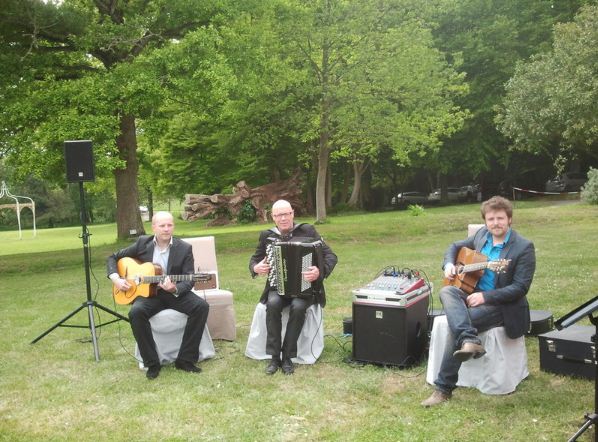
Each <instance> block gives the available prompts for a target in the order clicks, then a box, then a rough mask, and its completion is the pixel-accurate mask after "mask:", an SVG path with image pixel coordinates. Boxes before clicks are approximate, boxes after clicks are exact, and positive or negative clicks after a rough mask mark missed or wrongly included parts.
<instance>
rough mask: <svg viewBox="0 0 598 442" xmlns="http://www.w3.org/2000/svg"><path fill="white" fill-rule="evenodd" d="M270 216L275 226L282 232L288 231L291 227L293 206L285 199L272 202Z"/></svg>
mask: <svg viewBox="0 0 598 442" xmlns="http://www.w3.org/2000/svg"><path fill="white" fill-rule="evenodd" d="M272 218H273V219H274V222H275V223H276V227H278V230H280V231H281V232H282V233H288V232H290V231H291V230H292V229H293V219H294V214H293V208H292V207H291V203H289V202H288V201H285V200H278V201H276V202H275V203H274V204H272Z"/></svg>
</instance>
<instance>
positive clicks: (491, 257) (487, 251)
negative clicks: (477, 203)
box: [477, 229, 511, 292]
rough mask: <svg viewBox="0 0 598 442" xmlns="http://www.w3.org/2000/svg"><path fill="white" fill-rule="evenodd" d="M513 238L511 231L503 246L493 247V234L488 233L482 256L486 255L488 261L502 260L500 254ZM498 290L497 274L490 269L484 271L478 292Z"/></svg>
mask: <svg viewBox="0 0 598 442" xmlns="http://www.w3.org/2000/svg"><path fill="white" fill-rule="evenodd" d="M510 238H511V229H509V231H508V232H507V235H506V236H505V240H504V242H502V243H501V244H496V245H493V244H492V243H493V241H492V233H490V232H488V234H487V235H486V243H485V244H484V247H482V250H480V252H481V253H482V255H486V256H487V257H488V261H496V260H498V259H499V258H500V252H502V249H503V248H504V247H505V244H506V243H508V242H509V239H510ZM495 288H496V273H495V272H494V271H492V270H490V269H486V270H484V274H483V275H482V277H481V278H480V280H479V281H478V285H477V291H478V292H483V291H486V290H493V289H495Z"/></svg>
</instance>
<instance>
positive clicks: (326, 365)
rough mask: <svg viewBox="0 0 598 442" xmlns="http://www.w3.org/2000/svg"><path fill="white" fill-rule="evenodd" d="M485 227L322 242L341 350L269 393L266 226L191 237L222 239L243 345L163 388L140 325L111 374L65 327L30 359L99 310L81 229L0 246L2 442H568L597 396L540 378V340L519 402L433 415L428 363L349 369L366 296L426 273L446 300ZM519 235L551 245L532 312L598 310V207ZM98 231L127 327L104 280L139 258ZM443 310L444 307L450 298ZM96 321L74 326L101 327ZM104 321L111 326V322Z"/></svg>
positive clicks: (112, 353)
mask: <svg viewBox="0 0 598 442" xmlns="http://www.w3.org/2000/svg"><path fill="white" fill-rule="evenodd" d="M302 221H307V222H310V221H312V220H310V219H304V220H302ZM479 221H480V215H479V206H478V205H477V204H474V205H460V206H451V207H435V208H429V209H426V210H425V212H424V214H423V215H421V216H417V217H415V216H412V215H410V213H409V212H408V211H392V212H383V213H373V214H365V213H356V214H350V215H342V216H335V217H331V218H330V220H329V222H328V223H327V224H324V225H321V226H318V230H319V231H320V233H321V234H322V235H323V236H324V237H325V239H326V241H327V242H328V243H329V245H330V246H331V247H332V248H333V250H334V251H335V252H336V254H337V255H338V257H339V264H338V266H337V268H336V270H335V271H334V273H333V274H332V276H331V277H330V278H329V279H328V281H327V293H328V305H327V307H326V309H325V310H324V313H325V330H326V338H325V344H326V346H325V350H324V353H323V355H322V356H321V358H320V360H319V361H318V362H317V363H316V364H315V365H313V366H299V367H298V368H297V370H296V372H295V374H294V375H293V376H291V377H284V376H283V375H282V374H276V375H274V376H273V377H267V376H266V375H265V374H264V373H263V370H264V368H265V362H257V361H253V360H250V359H248V358H246V357H245V356H244V349H245V344H246V341H247V334H248V331H249V326H250V322H251V318H252V315H253V311H254V308H255V305H256V303H257V301H258V298H259V294H260V293H261V290H262V288H263V284H264V280H263V279H262V278H257V279H255V280H253V279H251V277H250V276H249V272H248V269H247V263H248V260H249V257H250V255H251V254H252V253H253V250H254V248H255V245H256V244H257V238H258V233H257V232H258V231H259V230H261V229H262V228H264V226H260V225H247V226H233V227H219V228H207V227H206V226H205V224H204V223H191V224H187V223H184V222H182V221H179V223H178V225H177V233H178V234H179V235H181V236H197V235H207V234H213V235H215V236H216V246H217V255H218V265H219V270H220V280H221V285H222V287H223V288H226V289H229V290H231V291H233V293H234V298H235V301H234V302H235V309H236V314H237V332H238V333H237V340H236V341H235V342H225V341H215V345H216V349H217V356H216V357H215V358H214V359H212V360H209V361H206V362H203V363H201V366H202V368H203V373H201V374H200V375H191V374H187V373H182V372H179V371H176V370H174V369H173V368H170V367H166V368H164V369H163V370H162V373H161V374H160V377H159V378H158V379H157V380H155V381H153V382H149V381H147V380H146V378H145V376H144V374H143V372H141V371H140V370H139V369H138V368H137V364H136V361H135V359H134V358H133V356H132V353H133V350H134V340H133V338H132V335H131V331H130V328H129V326H128V324H126V323H116V324H110V325H108V326H106V327H100V328H99V329H98V330H99V335H100V337H99V349H100V362H95V359H94V355H93V346H92V344H91V342H90V340H89V337H90V336H89V331H88V330H86V329H79V328H65V327H60V328H58V329H56V330H54V331H53V332H51V333H50V334H49V335H47V336H46V337H44V338H43V339H42V340H41V341H39V342H38V343H36V344H34V345H31V344H30V342H31V340H32V339H34V338H35V337H36V336H38V335H39V334H41V333H42V332H43V331H45V330H46V329H48V328H49V327H50V326H52V325H53V324H55V323H56V322H57V321H59V320H60V319H62V318H63V317H64V316H66V315H67V314H68V313H69V312H71V311H72V310H74V309H75V308H77V307H78V306H80V305H81V303H82V302H84V301H85V297H86V293H85V272H84V269H83V266H82V264H83V253H82V242H81V239H80V238H79V237H78V236H79V234H80V233H81V232H80V228H61V229H48V230H44V229H42V230H39V231H38V236H37V238H32V237H31V233H30V232H29V231H24V232H23V239H22V240H19V239H18V235H17V233H16V232H0V240H1V241H2V245H3V247H2V248H1V249H0V269H2V270H1V284H0V352H1V353H0V354H2V357H1V358H0V440H7V441H8V440H10V441H14V440H19V441H20V440H23V441H25V440H26V441H31V440H40V441H42V440H43V441H47V440H60V441H64V440H66V441H71V440H72V441H75V440H76V441H87V440H118V441H120V440H140V441H141V440H143V441H146V440H152V441H153V440H155V441H157V440H172V441H178V440H181V441H183V440H202V441H203V440H208V441H210V440H225V441H236V440H241V441H254V440H273V441H293V440H333V441H337V440H338V441H346V440H351V441H371V440H383V441H446V440H450V441H482V440H483V441H527V440H546V441H561V440H566V439H567V438H569V437H570V436H571V435H573V434H574V433H575V431H577V429H578V428H579V426H580V425H581V424H582V423H583V417H584V414H585V413H586V412H591V411H593V408H594V383H593V382H592V381H588V380H582V379H575V378H572V377H568V376H558V375H553V374H550V373H546V372H543V371H540V367H539V351H538V340H537V338H526V344H527V350H528V359H529V360H528V364H529V370H530V376H529V378H528V379H526V380H525V381H523V382H522V383H521V384H520V386H519V387H518V389H517V391H516V392H515V393H513V394H510V395H506V396H488V395H483V394H481V393H479V392H478V391H477V390H471V389H458V390H456V391H455V394H454V397H453V399H452V400H451V401H450V402H449V403H448V404H446V405H442V406H439V407H436V408H432V409H423V408H422V407H420V405H419V403H420V401H421V400H423V399H424V398H426V397H427V396H428V395H429V394H430V392H431V391H432V388H431V387H430V386H429V385H427V384H426V382H425V368H426V362H425V360H423V361H421V363H420V364H418V365H416V366H414V367H412V368H409V369H399V368H392V367H380V366H375V365H357V364H351V363H349V362H348V359H349V357H350V356H351V338H350V337H345V336H343V335H342V329H343V318H345V317H349V316H351V305H352V294H351V291H352V290H353V289H356V288H359V287H361V286H363V285H365V284H366V283H367V282H369V281H371V280H372V279H373V278H374V277H375V276H376V274H377V273H378V271H380V270H381V269H382V268H384V267H386V266H389V265H396V266H398V267H401V268H404V267H407V268H411V269H414V270H420V271H422V272H425V274H427V275H428V276H429V278H430V280H431V282H433V283H434V285H435V286H436V287H439V286H440V283H441V271H440V264H441V258H442V255H443V253H444V250H445V249H446V247H447V245H448V244H449V243H450V242H451V241H454V240H456V239H459V238H462V237H463V236H464V235H465V232H466V228H467V224H468V223H477V222H479ZM514 227H515V228H516V229H517V230H518V231H519V232H520V233H522V234H523V235H524V236H526V237H528V238H530V239H532V240H533V241H534V243H535V245H536V256H537V271H536V275H535V279H534V283H533V284H532V288H531V291H530V293H529V295H528V298H529V301H530V304H531V306H532V309H536V310H550V311H552V312H553V314H554V317H555V318H559V317H560V316H561V315H563V314H565V313H567V312H568V311H570V310H571V309H573V308H575V307H577V306H578V305H580V304H581V303H583V302H585V301H586V300H588V299H590V298H592V297H594V296H596V295H598V254H597V253H596V248H597V247H598V207H596V206H588V205H585V204H582V203H579V202H574V203H570V204H556V203H554V202H517V203H516V209H515V217H514ZM147 229H148V231H149V230H150V229H149V226H148V227H147ZM89 231H90V233H91V235H92V236H91V248H90V250H91V255H92V259H91V261H92V286H93V296H94V298H95V299H96V300H97V302H99V303H100V304H102V305H105V306H107V307H109V308H112V309H115V310H117V311H119V312H121V313H123V314H125V315H126V313H127V310H128V307H127V306H115V305H114V304H113V301H112V299H111V294H110V293H111V292H110V284H109V280H107V279H106V278H105V270H104V267H105V258H106V256H107V255H108V254H109V253H111V252H112V251H113V250H115V249H116V248H118V247H121V246H122V245H124V243H121V244H117V243H115V239H114V238H115V235H116V233H115V232H116V229H115V226H114V225H99V226H95V225H92V226H89ZM434 298H435V302H434V304H435V306H436V307H439V306H440V302H439V301H438V298H437V293H436V290H435V293H434ZM85 312H86V310H85V311H84V312H81V313H79V314H78V315H76V316H75V317H74V318H72V320H71V321H70V322H69V323H72V324H86V323H87V322H86V321H87V318H86V316H85ZM96 314H97V315H98V316H99V317H96V323H100V322H102V321H107V320H109V319H111V318H109V317H108V315H107V314H106V313H104V312H97V313H96ZM585 324H589V322H587V321H586V322H585ZM591 436H593V433H592V432H591V431H587V432H586V434H584V436H583V437H581V438H580V439H579V440H591Z"/></svg>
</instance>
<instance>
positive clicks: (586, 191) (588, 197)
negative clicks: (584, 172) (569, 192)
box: [581, 168, 598, 204]
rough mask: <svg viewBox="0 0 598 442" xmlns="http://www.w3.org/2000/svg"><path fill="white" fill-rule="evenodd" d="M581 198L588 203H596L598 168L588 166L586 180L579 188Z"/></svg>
mask: <svg viewBox="0 0 598 442" xmlns="http://www.w3.org/2000/svg"><path fill="white" fill-rule="evenodd" d="M581 199H583V200H584V201H585V202H587V203H588V204H598V169H594V168H590V171H589V172H588V181H587V182H586V183H585V184H584V185H583V187H582V189H581Z"/></svg>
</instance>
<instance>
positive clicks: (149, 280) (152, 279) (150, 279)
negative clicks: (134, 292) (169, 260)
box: [141, 275, 198, 284]
mask: <svg viewBox="0 0 598 442" xmlns="http://www.w3.org/2000/svg"><path fill="white" fill-rule="evenodd" d="M166 278H170V280H171V281H173V282H180V281H195V280H196V279H197V278H198V276H197V275H157V276H143V277H142V278H141V283H142V284H156V283H158V282H162V281H164V280H165V279H166Z"/></svg>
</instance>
